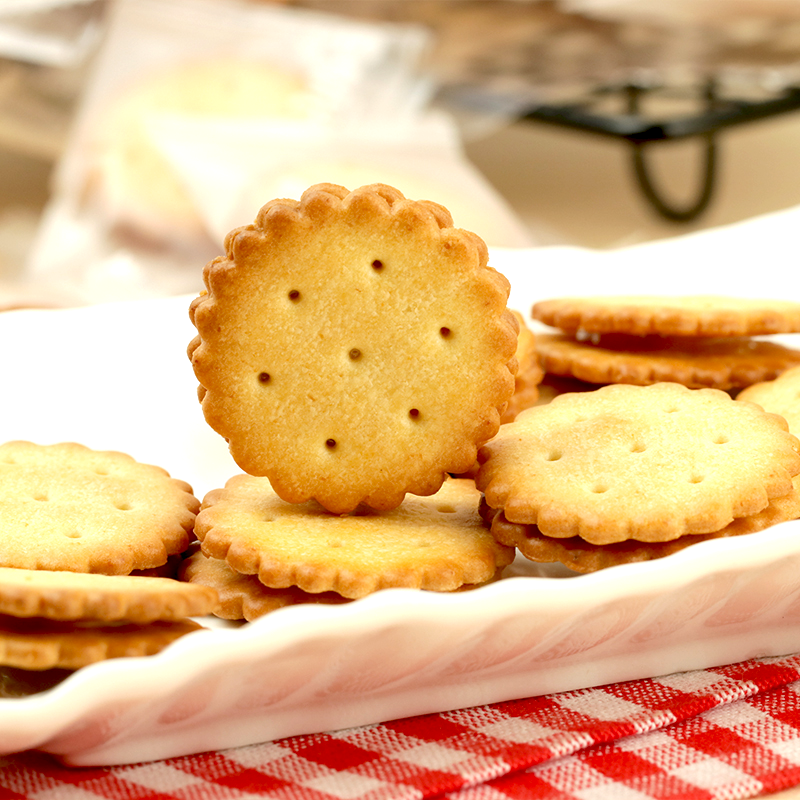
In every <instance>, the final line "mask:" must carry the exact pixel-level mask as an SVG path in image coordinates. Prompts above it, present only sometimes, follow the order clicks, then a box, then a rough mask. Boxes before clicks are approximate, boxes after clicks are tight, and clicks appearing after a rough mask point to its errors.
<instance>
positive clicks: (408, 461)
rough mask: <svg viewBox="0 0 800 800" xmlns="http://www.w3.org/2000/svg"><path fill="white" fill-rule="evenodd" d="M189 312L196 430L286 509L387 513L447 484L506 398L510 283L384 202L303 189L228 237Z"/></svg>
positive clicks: (429, 219)
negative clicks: (197, 401) (224, 448)
mask: <svg viewBox="0 0 800 800" xmlns="http://www.w3.org/2000/svg"><path fill="white" fill-rule="evenodd" d="M225 247H226V255H225V256H224V257H220V258H218V259H215V260H213V261H211V262H210V263H209V264H208V265H207V266H206V269H205V271H204V281H205V284H206V287H207V289H206V291H205V292H203V293H202V294H201V295H200V296H199V297H197V298H196V299H195V300H194V302H193V303H192V305H191V309H190V316H191V319H192V322H193V323H194V325H195V327H196V328H197V331H198V336H197V337H196V339H195V340H194V341H193V342H192V343H191V344H190V346H189V356H190V358H191V361H192V365H193V368H194V372H195V375H196V377H197V379H198V381H199V383H200V386H201V389H200V391H199V396H200V398H201V403H202V410H203V414H204V416H205V419H206V421H207V422H208V424H209V425H210V426H211V427H212V428H213V429H214V430H216V431H217V432H218V433H219V434H221V435H222V436H223V437H225V439H226V440H227V441H228V443H229V447H230V451H231V454H232V456H233V458H234V460H235V461H236V462H237V464H238V465H239V466H240V467H241V468H242V469H243V470H244V471H245V472H247V473H249V474H251V475H255V476H264V477H267V478H269V480H270V481H271V483H272V485H273V487H274V489H275V491H276V492H277V493H278V495H279V496H280V497H281V498H283V499H284V500H286V501H289V502H293V503H301V502H305V501H307V500H310V499H315V500H317V501H318V502H319V503H320V504H321V505H322V506H324V507H325V508H326V509H328V510H329V511H332V512H335V513H346V512H350V511H353V510H354V509H355V508H356V507H358V506H359V505H360V504H366V505H368V506H370V507H372V508H375V509H391V508H395V507H396V506H398V505H399V504H400V503H401V502H402V500H403V498H404V496H405V494H406V493H411V494H417V495H430V494H433V493H434V492H436V491H437V490H438V488H439V487H440V486H441V484H442V482H443V480H444V478H445V475H446V473H448V472H462V471H465V470H466V469H468V468H469V466H470V465H471V464H472V463H473V462H474V459H475V454H476V452H477V448H478V446H479V445H480V444H482V443H483V442H485V441H488V439H490V438H491V437H492V436H493V435H494V434H495V433H496V432H497V429H498V427H499V424H500V414H501V413H502V411H503V410H504V409H505V407H506V404H507V403H508V401H509V398H510V397H511V395H512V393H513V391H514V376H515V374H516V371H517V361H516V358H515V351H516V348H517V334H518V323H517V320H516V319H515V318H514V316H513V315H512V314H511V312H510V311H508V310H507V308H506V301H507V299H508V293H509V284H508V281H507V280H506V279H505V278H504V277H503V276H502V275H500V274H499V273H497V272H496V271H495V270H493V269H492V268H491V267H489V266H488V263H487V261H488V251H487V248H486V245H485V244H484V242H483V241H482V240H481V239H480V238H479V237H478V236H476V235H475V234H472V233H469V232H467V231H463V230H460V229H457V228H454V227H453V221H452V218H451V216H450V214H449V212H448V211H447V210H446V209H445V208H443V207H442V206H439V205H437V204H435V203H432V202H428V201H412V200H408V199H406V198H405V197H404V196H403V195H402V194H401V193H400V192H399V191H397V190H396V189H393V188H391V187H389V186H384V185H381V184H375V185H372V186H365V187H362V188H360V189H357V190H355V191H352V192H350V191H348V190H347V189H344V188H343V187H341V186H334V185H332V184H319V185H316V186H313V187H311V188H310V189H308V190H307V191H306V192H304V194H303V196H302V198H301V199H300V201H293V200H274V201H272V202H270V203H268V204H267V205H265V206H264V207H263V208H262V209H261V211H260V212H259V214H258V216H257V219H256V221H255V223H253V224H252V225H248V226H245V227H242V228H238V229H236V230H234V231H232V232H231V233H230V234H228V236H227V238H226V242H225Z"/></svg>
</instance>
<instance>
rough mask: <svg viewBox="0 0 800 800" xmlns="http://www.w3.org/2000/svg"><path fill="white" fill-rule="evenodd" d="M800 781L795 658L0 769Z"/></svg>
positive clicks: (346, 792)
mask: <svg viewBox="0 0 800 800" xmlns="http://www.w3.org/2000/svg"><path fill="white" fill-rule="evenodd" d="M797 784H800V654H798V655H793V656H787V657H781V658H770V659H763V660H753V661H746V662H743V663H740V664H734V665H731V666H726V667H720V668H716V669H708V670H702V671H696V672H687V673H679V674H674V675H669V676H666V677H662V678H654V679H647V680H638V681H630V682H627V683H620V684H615V685H611V686H605V687H600V688H594V689H584V690H580V691H573V692H564V693H561V694H555V695H548V696H545V697H536V698H531V699H526V700H515V701H510V702H505V703H494V704H491V705H486V706H480V707H478V708H470V709H463V710H460V711H451V712H447V713H442V714H430V715H426V716H422V717H414V718H410V719H403V720H397V721H395V722H387V723H382V724H377V725H368V726H365V727H361V728H352V729H349V730H345V731H340V732H338V733H327V734H318V735H311V736H295V737H292V738H289V739H283V740H280V741H275V742H267V743H264V744H257V745H252V746H248V747H241V748H237V749H234V750H226V751H221V752H211V753H203V754H200V755H195V756H186V757H181V758H172V759H169V760H166V761H157V762H152V763H147V764H137V765H129V766H119V767H104V768H81V769H76V768H69V767H63V766H61V765H59V764H57V763H56V762H55V761H53V760H52V759H51V758H50V757H49V756H47V755H45V754H42V753H33V752H30V753H22V754H19V755H13V756H7V757H4V758H0V798H2V800H94V798H107V799H108V800H128V799H130V800H133V799H134V798H136V800H167V799H169V800H200V799H201V798H202V800H212V799H215V798H226V799H227V798H231V799H234V798H269V800H273V799H274V800H427V799H428V798H443V799H444V800H508V798H520V799H521V798H529V799H531V800H532V799H533V798H542V799H543V800H545V799H546V800H573V799H574V800H650V798H658V800H667V798H674V799H677V798H680V800H707V799H710V798H715V799H716V798H719V799H720V800H722V799H723V798H724V799H725V800H736V798H749V797H756V796H759V795H763V794H768V793H771V792H775V791H778V790H780V789H784V788H788V787H790V786H794V785H797Z"/></svg>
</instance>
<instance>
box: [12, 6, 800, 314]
mask: <svg viewBox="0 0 800 800" xmlns="http://www.w3.org/2000/svg"><path fill="white" fill-rule="evenodd" d="M798 110H800V0H441V1H438V0H341V1H340V0H283V1H282V2H277V1H276V2H268V1H267V0H261V1H260V2H256V1H255V0H253V1H251V2H231V1H230V0H90V1H89V0H87V1H86V2H66V1H64V0H62V2H58V0H4V2H3V3H2V4H0V305H3V306H5V307H9V306H14V305H20V304H22V305H26V304H28V305H31V304H32V305H49V304H54V305H69V304H83V303H91V302H99V301H105V300H115V299H123V298H132V297H151V296H158V295H165V294H175V293H183V292H194V291H196V290H197V289H198V288H199V281H200V271H201V269H202V265H203V264H204V263H205V261H206V260H208V258H211V257H213V256H214V255H216V254H217V253H218V252H220V251H221V242H222V238H223V237H224V235H225V233H226V232H227V231H228V230H230V229H231V228H232V227H235V226H238V225H244V224H247V223H248V222H250V221H251V220H252V219H253V218H254V216H255V214H256V212H257V210H258V208H259V207H260V206H261V205H262V204H263V203H265V202H266V201H267V200H269V199H272V198H273V197H278V196H281V197H286V196H288V197H299V194H300V193H301V192H302V190H303V189H304V188H306V187H307V186H309V185H311V184H313V183H317V182H321V181H330V182H335V183H342V184H344V185H346V186H348V188H355V187H356V186H358V185H362V184H364V183H369V182H373V181H383V182H386V183H390V184H392V185H395V186H396V187H397V188H399V189H400V190H401V191H403V192H404V193H405V194H406V195H407V196H409V197H412V198H415V199H423V198H425V199H432V200H436V201H438V202H441V203H443V204H444V205H446V206H448V208H449V209H450V211H451V212H452V213H453V216H454V219H455V223H456V225H458V226H460V227H465V228H469V229H471V230H473V231H475V232H476V233H478V234H480V235H481V236H482V237H483V238H484V239H485V240H486V241H487V243H488V244H489V245H490V246H492V247H509V248H533V249H535V248H541V247H553V246H564V245H568V246H577V247H583V248H591V249H598V250H610V249H614V248H622V247H627V246H630V245H636V244H639V243H643V242H653V241H657V240H661V239H669V238H673V237H678V236H683V235H685V234H687V233H691V232H694V231H698V230H705V229H709V228H715V227H719V226H725V225H734V224H736V223H738V222H740V221H742V220H747V219H750V218H753V217H757V216H759V215H765V214H771V213H773V212H776V211H782V210H785V209H791V208H793V207H794V206H800V113H798Z"/></svg>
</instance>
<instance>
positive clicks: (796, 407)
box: [736, 366, 800, 435]
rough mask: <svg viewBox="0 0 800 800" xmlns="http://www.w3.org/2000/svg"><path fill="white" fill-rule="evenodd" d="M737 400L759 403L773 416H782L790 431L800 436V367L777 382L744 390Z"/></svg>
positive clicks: (788, 372) (786, 373)
mask: <svg viewBox="0 0 800 800" xmlns="http://www.w3.org/2000/svg"><path fill="white" fill-rule="evenodd" d="M736 399H737V400H745V401H748V402H750V403H757V404H758V405H760V406H761V407H762V408H763V409H764V410H766V411H769V412H770V413H772V414H780V415H781V416H782V417H783V418H784V419H785V420H786V422H788V423H789V430H790V431H791V432H792V433H794V434H795V435H800V366H797V367H792V368H791V369H787V370H786V372H784V373H782V374H781V375H779V376H778V377H777V378H776V379H775V380H772V381H764V382H762V383H757V384H754V385H753V386H749V387H748V388H746V389H742V391H741V392H739V394H738V395H737V396H736Z"/></svg>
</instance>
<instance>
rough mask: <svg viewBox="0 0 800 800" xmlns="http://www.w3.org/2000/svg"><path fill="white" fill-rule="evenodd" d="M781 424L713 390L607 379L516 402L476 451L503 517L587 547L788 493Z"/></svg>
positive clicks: (697, 521) (789, 468)
mask: <svg viewBox="0 0 800 800" xmlns="http://www.w3.org/2000/svg"><path fill="white" fill-rule="evenodd" d="M798 450H800V441H798V439H797V438H796V437H794V436H793V435H792V434H791V433H789V431H788V425H787V423H786V421H785V420H784V419H783V418H782V417H780V416H778V415H775V414H769V413H767V412H765V411H764V410H763V409H762V408H760V407H759V406H757V405H755V404H753V403H747V402H740V401H735V400H732V399H731V397H730V396H729V395H728V394H726V393H725V392H722V391H719V390H716V389H694V390H692V389H687V388H686V387H684V386H681V385H679V384H675V383H658V384H653V385H651V386H633V385H623V384H619V385H611V386H605V387H602V388H600V389H597V390H595V391H593V392H583V393H579V394H564V395H560V396H557V397H555V398H554V399H553V400H552V401H551V402H550V403H549V404H547V405H542V406H536V407H534V408H532V409H528V410H527V411H523V412H522V413H521V414H520V415H519V416H518V417H517V418H516V420H515V421H514V422H512V423H509V424H508V425H504V426H503V427H502V429H501V430H500V432H499V434H498V435H497V436H496V437H495V438H494V439H493V440H492V441H491V442H489V443H488V444H486V445H485V446H484V447H483V448H481V450H480V452H479V454H478V460H479V462H480V463H481V466H480V469H479V471H478V474H477V476H476V484H477V486H478V488H479V489H481V490H482V491H484V493H485V496H486V502H487V504H488V506H489V507H491V508H493V509H495V510H497V511H503V513H504V515H505V518H506V519H507V520H508V521H509V522H513V523H520V524H525V525H536V526H537V527H538V529H539V531H540V532H541V533H542V534H544V535H545V536H551V537H555V538H569V537H573V536H580V537H581V538H582V539H584V540H586V541H588V542H590V543H592V544H599V545H603V544H609V543H613V542H622V541H625V540H627V539H635V540H637V541H640V542H664V541H671V540H673V539H677V538H678V537H680V536H683V535H685V534H702V533H710V532H713V531H719V530H720V529H722V528H723V527H725V526H726V525H728V524H730V523H731V522H732V521H733V520H734V519H736V518H739V517H747V516H750V515H752V514H756V513H758V512H759V511H761V510H763V509H764V508H766V507H767V505H768V504H769V502H770V500H772V499H773V498H777V497H782V496H784V495H787V494H788V493H789V492H791V491H792V490H793V483H792V478H793V477H794V476H795V475H797V474H798V473H799V472H800V454H799V453H798Z"/></svg>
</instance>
